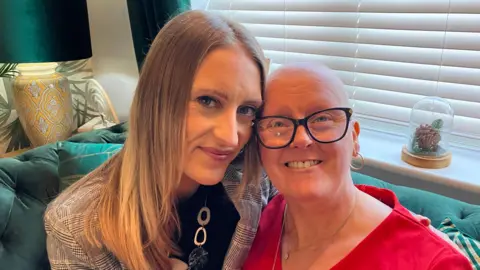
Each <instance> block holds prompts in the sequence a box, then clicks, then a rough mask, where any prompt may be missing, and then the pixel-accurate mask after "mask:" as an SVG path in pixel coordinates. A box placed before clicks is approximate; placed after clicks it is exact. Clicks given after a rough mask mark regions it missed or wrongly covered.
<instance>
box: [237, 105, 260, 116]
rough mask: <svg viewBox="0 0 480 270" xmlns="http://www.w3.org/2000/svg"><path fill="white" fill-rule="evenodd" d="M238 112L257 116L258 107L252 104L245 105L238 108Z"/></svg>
mask: <svg viewBox="0 0 480 270" xmlns="http://www.w3.org/2000/svg"><path fill="white" fill-rule="evenodd" d="M238 113H240V114H243V115H246V116H255V114H256V113H257V108H255V107H251V106H245V107H240V108H238Z"/></svg>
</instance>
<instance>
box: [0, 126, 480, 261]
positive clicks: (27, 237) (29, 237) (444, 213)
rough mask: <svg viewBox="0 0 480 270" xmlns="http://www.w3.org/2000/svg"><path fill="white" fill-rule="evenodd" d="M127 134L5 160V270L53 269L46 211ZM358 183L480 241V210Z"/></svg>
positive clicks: (1, 222) (0, 246) (359, 178)
mask: <svg viewBox="0 0 480 270" xmlns="http://www.w3.org/2000/svg"><path fill="white" fill-rule="evenodd" d="M126 129H127V127H126V125H125V124H120V125H116V126H114V127H111V128H109V129H106V130H96V131H93V132H88V133H81V134H77V135H75V136H73V137H72V138H71V139H69V140H68V141H65V142H60V143H56V144H50V145H46V146H42V147H38V148H35V149H33V150H30V151H27V152H25V153H23V154H22V155H20V156H17V157H14V158H4V159H0V269H8V270H32V269H49V263H48V259H47V251H46V248H45V232H44V228H43V213H44V211H45V207H46V205H47V204H48V203H49V202H50V201H51V200H52V199H54V198H55V196H57V194H58V193H59V192H60V191H61V190H63V189H64V188H65V187H67V186H68V185H70V184H71V183H72V182H74V181H76V180H78V179H79V178H80V177H81V176H83V175H84V174H86V173H88V171H90V170H92V169H94V168H95V167H96V166H98V165H99V164H101V162H103V161H104V160H106V159H107V158H109V157H110V156H111V155H113V154H115V153H116V152H117V151H118V150H119V149H120V148H121V147H122V143H123V142H124V140H125V137H126ZM353 179H354V181H355V182H356V183H360V184H369V185H374V186H378V187H385V188H389V189H391V190H393V191H394V192H395V193H396V194H397V196H398V197H399V199H400V201H401V202H402V203H403V204H404V205H405V206H406V207H407V208H408V209H410V210H411V211H413V212H416V213H419V214H422V215H424V216H427V217H429V218H430V219H431V220H432V225H433V226H438V225H440V223H441V222H442V221H443V220H444V219H445V218H447V217H448V218H450V219H451V220H452V221H453V223H454V224H455V225H456V226H457V228H458V229H459V230H460V231H462V232H464V233H466V234H468V235H470V236H471V237H472V238H474V239H477V240H478V239H480V232H479V229H477V228H480V206H476V205H470V204H467V203H464V202H460V201H457V200H454V199H450V198H447V197H443V196H440V195H437V194H433V193H429V192H425V191H421V190H416V189H412V188H408V187H401V186H395V185H391V184H388V183H387V182H383V181H381V180H379V179H375V178H371V177H368V176H365V175H362V174H358V173H353ZM387 180H388V179H387Z"/></svg>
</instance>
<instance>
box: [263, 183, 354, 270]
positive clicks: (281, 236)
mask: <svg viewBox="0 0 480 270" xmlns="http://www.w3.org/2000/svg"><path fill="white" fill-rule="evenodd" d="M357 197H358V192H355V195H354V198H353V205H352V208H351V209H350V211H349V213H348V215H347V217H346V218H345V220H344V221H343V222H342V224H341V225H340V226H339V227H338V228H337V230H336V231H335V232H334V233H333V234H332V235H331V236H330V238H331V239H334V237H335V236H336V235H337V234H338V233H339V232H340V231H341V230H342V229H343V227H345V225H346V224H347V222H348V220H350V217H351V216H352V214H353V212H354V210H355V206H356V205H357ZM287 208H288V204H287V205H285V209H284V211H283V221H282V229H281V231H280V236H279V237H278V243H277V250H276V252H275V258H274V261H273V266H272V270H275V265H276V263H277V255H278V251H279V249H280V246H281V245H282V238H283V234H284V231H285V220H286V217H287ZM332 242H333V240H332ZM302 249H303V248H302ZM298 250H301V249H298ZM290 253H291V250H285V253H284V252H283V251H282V255H281V256H282V260H284V261H286V260H288V258H290Z"/></svg>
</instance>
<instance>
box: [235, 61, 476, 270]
mask: <svg viewBox="0 0 480 270" xmlns="http://www.w3.org/2000/svg"><path fill="white" fill-rule="evenodd" d="M342 87H343V85H342V83H341V81H340V80H339V79H338V78H337V77H336V76H335V75H334V74H333V72H331V71H330V70H328V69H327V68H325V67H318V66H312V65H306V64H304V65H292V66H285V67H283V68H281V69H279V70H277V71H276V72H275V73H274V74H272V75H271V77H270V78H269V82H268V83H267V90H266V93H265V106H264V108H263V112H262V117H260V118H259V119H257V120H256V123H255V128H256V132H257V137H258V142H259V143H260V145H261V148H260V154H261V160H262V163H263V166H264V168H265V170H266V172H267V174H268V176H269V178H270V179H271V181H272V183H273V184H274V186H275V187H276V188H277V189H278V190H279V192H280V193H281V195H278V196H276V197H275V198H274V199H273V200H272V201H271V202H270V204H268V205H267V207H266V208H265V209H264V211H263V214H262V218H261V221H260V225H259V229H258V232H257V236H256V238H255V241H254V244H253V246H252V249H251V250H250V254H249V257H248V259H247V261H246V263H245V265H244V269H245V270H252V269H259V270H260V269H262V270H265V269H276V270H279V269H296V270H297V269H335V270H340V269H360V270H361V269H365V270H367V269H368V270H374V269H379V270H380V269H398V270H404V269H449V270H454V269H471V267H470V265H469V263H468V261H467V259H466V258H465V257H464V256H463V255H461V254H460V253H459V252H458V251H457V250H456V249H455V248H453V247H452V246H450V245H449V244H448V243H447V242H445V241H444V240H443V239H441V238H440V237H438V236H437V235H436V234H435V233H434V232H433V231H432V230H430V229H429V228H428V227H427V226H425V225H423V224H421V223H419V221H418V220H417V219H415V218H414V217H413V216H412V215H411V214H410V212H409V211H408V210H406V209H405V208H404V207H402V206H401V205H400V203H399V202H398V200H397V198H396V197H395V195H394V194H393V193H392V192H391V191H389V190H384V189H378V188H375V187H369V186H355V185H354V184H353V182H352V179H351V173H350V164H351V160H352V156H353V157H357V156H358V155H359V151H360V145H359V143H358V136H359V133H360V128H359V124H358V123H357V122H355V121H354V120H353V119H352V109H351V108H350V107H349V105H348V98H347V95H346V93H345V92H344V91H343V89H342Z"/></svg>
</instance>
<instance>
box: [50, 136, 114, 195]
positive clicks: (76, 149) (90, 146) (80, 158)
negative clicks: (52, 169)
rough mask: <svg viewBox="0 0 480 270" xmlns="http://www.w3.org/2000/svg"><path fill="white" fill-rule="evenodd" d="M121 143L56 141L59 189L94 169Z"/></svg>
mask: <svg viewBox="0 0 480 270" xmlns="http://www.w3.org/2000/svg"><path fill="white" fill-rule="evenodd" d="M122 147H123V144H112V143H73V142H59V143H58V158H59V165H58V175H59V176H60V187H59V189H60V191H62V190H64V189H65V188H67V187H69V186H70V185H71V184H73V183H75V182H76V181H77V180H79V179H80V178H82V177H83V176H84V175H86V174H88V173H89V172H91V171H93V170H94V169H96V168H97V167H98V166H100V165H101V164H102V163H104V162H105V161H107V160H108V159H109V158H110V157H112V156H113V155H114V154H116V153H117V152H118V151H120V149H121V148H122Z"/></svg>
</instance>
